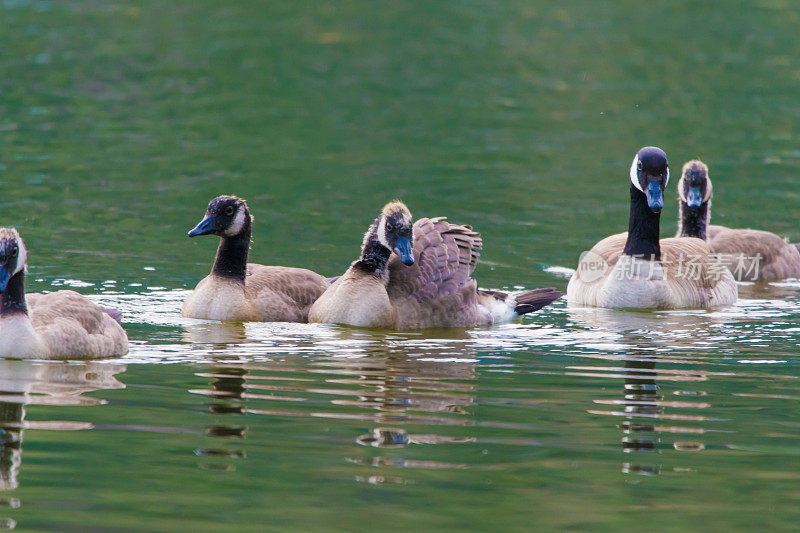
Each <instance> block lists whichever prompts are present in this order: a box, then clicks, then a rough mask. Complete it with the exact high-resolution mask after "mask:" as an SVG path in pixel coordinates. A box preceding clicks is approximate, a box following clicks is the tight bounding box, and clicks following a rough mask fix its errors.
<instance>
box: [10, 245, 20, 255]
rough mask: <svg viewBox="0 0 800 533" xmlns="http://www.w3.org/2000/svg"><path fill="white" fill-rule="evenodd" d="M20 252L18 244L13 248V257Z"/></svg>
mask: <svg viewBox="0 0 800 533" xmlns="http://www.w3.org/2000/svg"><path fill="white" fill-rule="evenodd" d="M18 253H19V248H17V247H16V246H15V247H14V248H12V249H11V257H17V254H18Z"/></svg>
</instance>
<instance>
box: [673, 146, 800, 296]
mask: <svg viewBox="0 0 800 533" xmlns="http://www.w3.org/2000/svg"><path fill="white" fill-rule="evenodd" d="M713 190H714V187H713V185H712V184H711V178H709V176H708V166H707V165H706V164H705V163H703V162H702V161H700V160H697V159H695V160H692V161H689V162H687V163H686V164H685V165H683V171H682V173H681V179H680V181H678V217H679V218H678V236H681V237H697V238H699V239H703V240H705V241H707V242H708V247H709V248H710V249H711V251H712V252H713V253H715V254H717V256H718V257H719V258H720V260H721V261H722V262H723V263H724V264H725V265H726V266H727V267H728V268H729V269H730V270H731V272H732V273H733V276H734V278H736V279H737V280H739V281H778V280H782V279H786V278H799V277H800V251H798V248H797V245H795V244H791V243H789V242H788V241H787V240H785V239H782V238H780V237H779V236H778V235H775V234H774V233H770V232H768V231H762V230H755V229H731V228H727V227H725V226H717V225H712V224H709V222H710V220H711V198H712V196H713Z"/></svg>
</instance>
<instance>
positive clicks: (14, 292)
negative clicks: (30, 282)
mask: <svg viewBox="0 0 800 533" xmlns="http://www.w3.org/2000/svg"><path fill="white" fill-rule="evenodd" d="M19 313H23V314H28V307H27V306H26V305H25V271H24V270H23V271H21V272H18V273H16V274H14V275H13V276H11V279H10V280H8V285H6V290H5V291H3V294H2V295H0V316H7V315H13V314H19Z"/></svg>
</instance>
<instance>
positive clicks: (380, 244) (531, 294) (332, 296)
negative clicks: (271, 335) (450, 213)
mask: <svg viewBox="0 0 800 533" xmlns="http://www.w3.org/2000/svg"><path fill="white" fill-rule="evenodd" d="M482 247H483V241H482V239H481V236H480V234H479V233H477V232H475V231H473V230H472V228H471V227H470V226H461V225H458V224H451V223H449V222H447V220H446V219H445V218H444V217H439V218H421V219H419V220H417V221H416V222H415V223H413V224H412V218H411V212H410V211H409V209H408V207H406V206H405V204H403V203H402V202H399V201H395V202H390V203H388V204H386V206H385V207H384V208H383V210H382V211H381V214H380V215H379V216H378V218H376V219H375V221H374V222H373V223H372V225H371V226H370V228H369V230H367V233H366V235H364V240H363V242H362V245H361V256H360V258H359V259H358V260H356V261H354V262H353V264H352V265H351V266H350V268H348V269H347V272H345V273H344V274H343V275H342V276H341V277H340V278H339V279H338V280H337V281H336V282H334V283H333V284H332V285H331V286H330V287H329V288H328V290H327V291H325V294H323V295H322V296H320V298H319V299H318V300H317V301H316V302H315V303H314V305H313V306H312V307H311V313H310V314H309V321H310V322H321V323H328V324H347V325H351V326H363V327H370V328H380V329H392V330H408V329H422V328H429V327H473V326H478V325H489V324H495V323H500V322H507V321H509V320H511V319H513V318H514V317H516V316H519V315H522V314H524V313H529V312H531V311H536V310H538V309H541V308H542V307H544V306H545V305H547V304H549V303H550V302H552V301H553V300H556V299H558V298H560V297H561V296H563V295H562V294H561V293H560V292H558V291H556V290H555V289H552V288H548V289H534V290H530V291H525V292H521V293H516V294H507V293H503V292H497V291H483V290H480V289H478V287H477V283H476V282H475V280H474V279H472V277H471V275H472V272H473V271H474V270H475V266H476V264H477V262H478V258H479V257H480V250H481V248H482Z"/></svg>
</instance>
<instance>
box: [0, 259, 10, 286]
mask: <svg viewBox="0 0 800 533" xmlns="http://www.w3.org/2000/svg"><path fill="white" fill-rule="evenodd" d="M10 279H11V272H9V271H8V270H7V267H6V265H0V292H3V291H4V290H6V286H8V280H10Z"/></svg>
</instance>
